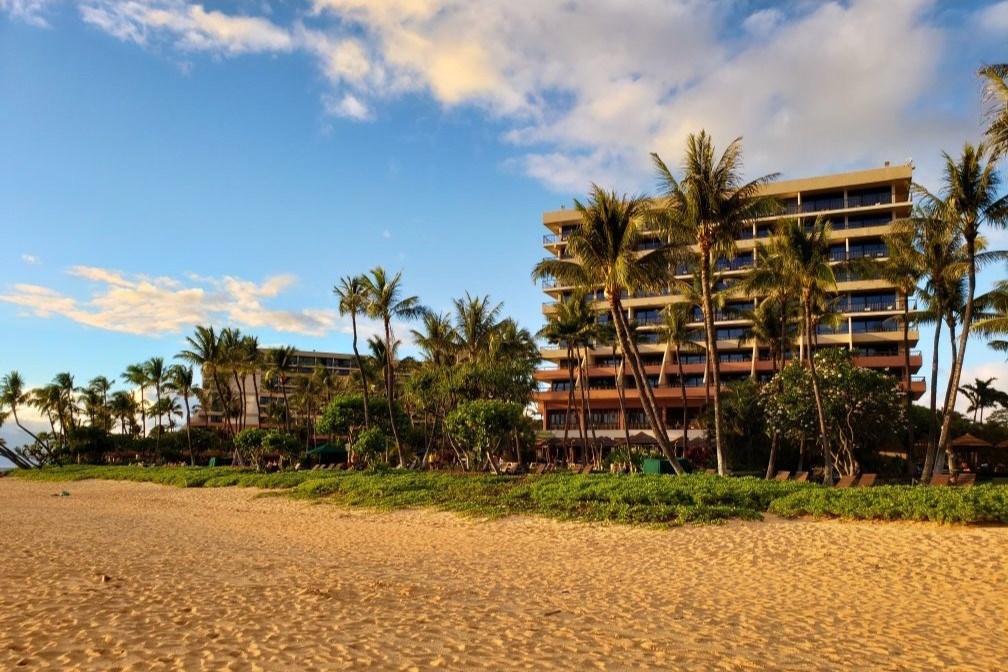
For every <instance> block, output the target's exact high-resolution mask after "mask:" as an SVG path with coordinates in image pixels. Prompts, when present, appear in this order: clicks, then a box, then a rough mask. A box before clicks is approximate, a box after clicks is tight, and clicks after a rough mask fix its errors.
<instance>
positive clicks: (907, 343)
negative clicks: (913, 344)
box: [903, 296, 917, 478]
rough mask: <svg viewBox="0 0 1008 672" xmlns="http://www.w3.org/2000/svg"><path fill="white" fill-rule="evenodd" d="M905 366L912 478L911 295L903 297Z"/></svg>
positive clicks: (909, 458) (908, 444)
mask: <svg viewBox="0 0 1008 672" xmlns="http://www.w3.org/2000/svg"><path fill="white" fill-rule="evenodd" d="M903 366H904V369H903V371H904V380H905V381H906V420H907V467H906V469H907V476H910V477H911V478H913V477H914V475H916V473H917V465H916V460H915V459H914V431H913V422H911V421H910V411H911V409H912V407H913V391H912V390H911V389H910V297H909V296H904V297H903Z"/></svg>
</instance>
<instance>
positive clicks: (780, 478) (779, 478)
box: [774, 471, 791, 481]
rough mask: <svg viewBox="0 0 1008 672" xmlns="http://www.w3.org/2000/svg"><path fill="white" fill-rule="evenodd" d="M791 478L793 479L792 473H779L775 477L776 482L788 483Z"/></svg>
mask: <svg viewBox="0 0 1008 672" xmlns="http://www.w3.org/2000/svg"><path fill="white" fill-rule="evenodd" d="M789 478H791V472H790V471H778V472H777V475H776V476H774V480H775V481H786V480H788V479H789Z"/></svg>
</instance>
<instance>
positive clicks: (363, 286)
mask: <svg viewBox="0 0 1008 672" xmlns="http://www.w3.org/2000/svg"><path fill="white" fill-rule="evenodd" d="M333 294H335V295H336V296H337V298H339V314H340V315H349V316H350V326H351V328H352V329H353V352H354V360H355V361H356V362H357V370H358V371H360V372H361V381H360V382H361V394H362V395H363V397H364V425H365V426H366V427H370V426H371V416H370V414H369V412H368V383H367V376H365V375H364V363H363V362H362V361H361V356H360V351H359V350H358V349H357V316H358V315H363V314H365V313H366V312H367V306H368V293H367V282H366V280H365V279H364V277H363V276H360V275H346V276H343V277H342V278H340V281H339V284H338V285H335V286H333Z"/></svg>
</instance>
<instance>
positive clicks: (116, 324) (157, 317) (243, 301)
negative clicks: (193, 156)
mask: <svg viewBox="0 0 1008 672" xmlns="http://www.w3.org/2000/svg"><path fill="white" fill-rule="evenodd" d="M69 274H70V275H72V276H74V277H76V278H79V279H81V280H84V281H87V282H86V283H82V285H83V286H84V287H85V288H86V291H87V296H68V295H66V294H62V293H60V292H57V291H56V290H53V289H51V288H48V287H42V286H39V285H31V284H17V285H14V287H13V288H12V289H11V291H8V292H7V293H4V294H0V301H2V302H5V303H11V304H14V305H17V306H21V307H22V308H23V309H24V310H25V311H26V313H27V314H29V315H33V316H36V317H42V318H49V317H53V316H60V317H64V318H67V319H70V320H73V321H74V322H78V323H80V324H84V325H87V326H90V327H94V328H97V329H104V330H107V331H115V332H122V333H128V334H137V335H141V336H161V335H164V334H168V333H179V332H183V331H187V330H189V329H191V328H192V327H194V326H195V325H197V324H214V323H225V324H233V325H237V326H244V327H264V328H269V329H274V330H276V331H283V332H291V333H298V334H305V335H311V336H322V335H325V334H326V333H328V332H330V331H332V330H334V329H339V328H341V325H340V324H338V323H337V320H336V316H335V311H334V310H332V309H329V308H325V309H304V310H297V311H293V310H278V309H273V308H270V307H268V306H267V305H265V304H266V302H267V301H269V300H272V299H276V298H277V297H279V296H280V295H281V294H283V293H284V292H285V291H286V290H287V289H289V288H290V287H291V286H292V285H293V284H294V283H295V282H296V279H295V278H294V277H293V276H289V275H280V276H273V277H270V278H266V279H265V280H264V281H262V282H258V283H257V282H254V281H251V280H244V279H241V278H236V277H233V276H224V277H220V278H215V277H198V276H189V277H188V278H187V279H186V280H185V281H183V280H179V279H176V278H168V277H150V276H146V275H140V274H129V273H123V272H121V271H116V270H112V269H105V268H96V267H91V266H77V267H74V268H72V269H71V270H70V271H69Z"/></svg>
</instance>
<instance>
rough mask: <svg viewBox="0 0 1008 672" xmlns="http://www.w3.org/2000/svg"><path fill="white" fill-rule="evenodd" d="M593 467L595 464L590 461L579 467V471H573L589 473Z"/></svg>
mask: <svg viewBox="0 0 1008 672" xmlns="http://www.w3.org/2000/svg"><path fill="white" fill-rule="evenodd" d="M594 469H595V465H594V464H592V463H591V462H589V463H588V464H586V465H584V466H583V467H581V470H580V471H575V472H574V473H575V474H590V473H592V470H594Z"/></svg>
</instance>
